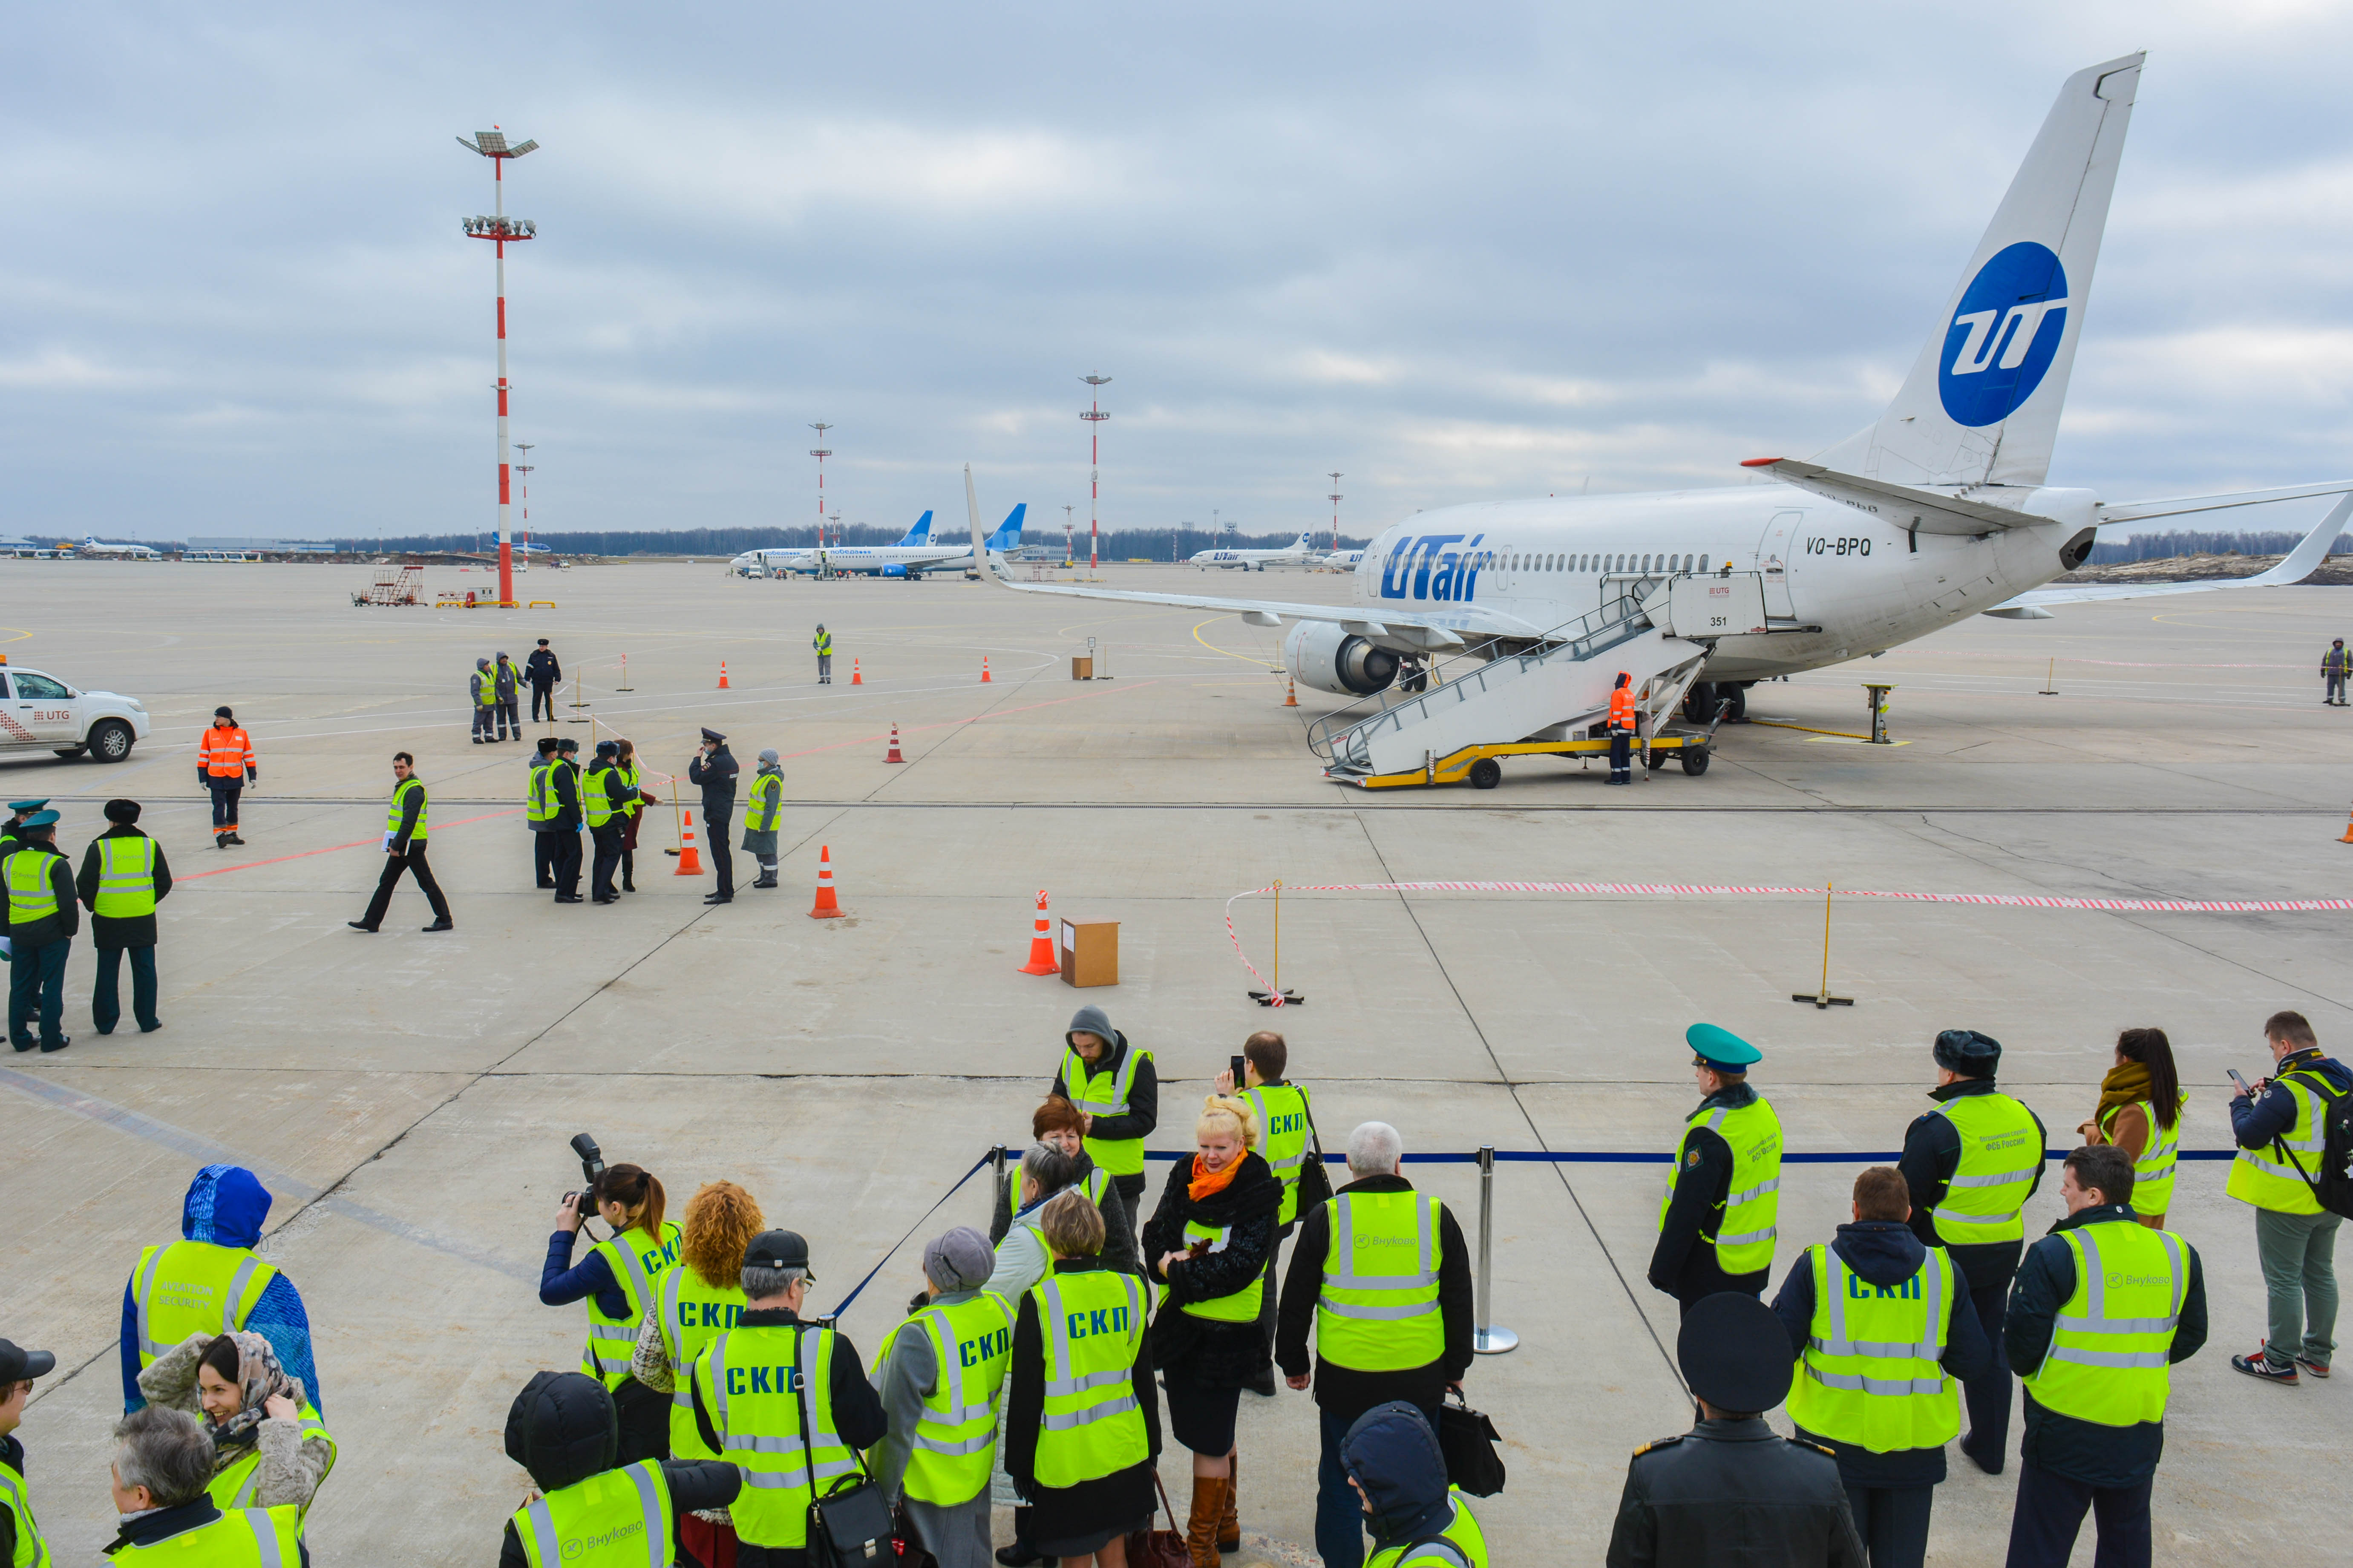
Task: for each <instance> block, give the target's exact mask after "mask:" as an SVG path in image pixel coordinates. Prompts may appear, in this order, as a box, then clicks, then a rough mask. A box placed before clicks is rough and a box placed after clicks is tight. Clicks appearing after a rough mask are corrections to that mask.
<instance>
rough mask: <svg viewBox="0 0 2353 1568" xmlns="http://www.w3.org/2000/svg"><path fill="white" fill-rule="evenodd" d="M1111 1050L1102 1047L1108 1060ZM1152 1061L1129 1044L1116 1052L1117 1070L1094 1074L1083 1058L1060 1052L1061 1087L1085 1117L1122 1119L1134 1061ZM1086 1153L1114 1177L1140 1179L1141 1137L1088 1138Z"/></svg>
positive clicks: (1068, 1051)
mask: <svg viewBox="0 0 2353 1568" xmlns="http://www.w3.org/2000/svg"><path fill="white" fill-rule="evenodd" d="M1116 1048H1117V1047H1111V1046H1106V1047H1103V1056H1105V1057H1109V1056H1110V1055H1111V1054H1112V1052H1113V1050H1114V1049H1116ZM1151 1059H1152V1053H1151V1052H1150V1051H1147V1050H1145V1049H1142V1048H1141V1047H1136V1046H1134V1045H1131V1046H1129V1047H1126V1049H1124V1050H1122V1051H1120V1058H1119V1070H1118V1071H1116V1072H1103V1071H1098V1070H1096V1069H1095V1068H1091V1067H1089V1066H1088V1065H1087V1059H1086V1058H1084V1057H1082V1056H1081V1055H1079V1053H1078V1052H1076V1051H1074V1050H1071V1049H1070V1048H1069V1047H1067V1046H1066V1047H1063V1051H1062V1087H1063V1088H1064V1089H1068V1090H1069V1091H1070V1095H1071V1104H1073V1105H1075V1106H1077V1107H1078V1108H1079V1109H1080V1110H1083V1111H1085V1112H1086V1113H1087V1114H1088V1115H1089V1116H1125V1115H1126V1114H1127V1093H1128V1090H1130V1089H1134V1087H1135V1068H1136V1064H1137V1063H1138V1062H1145V1061H1149V1060H1151ZM1086 1143H1087V1152H1088V1153H1089V1154H1092V1155H1093V1156H1094V1162H1095V1163H1096V1165H1098V1166H1099V1167H1101V1168H1102V1169H1103V1170H1106V1171H1109V1172H1110V1173H1112V1174H1113V1175H1114V1176H1140V1175H1142V1174H1143V1173H1144V1140H1143V1139H1141V1138H1096V1137H1092V1136H1090V1137H1089V1138H1088V1139H1087V1141H1086Z"/></svg>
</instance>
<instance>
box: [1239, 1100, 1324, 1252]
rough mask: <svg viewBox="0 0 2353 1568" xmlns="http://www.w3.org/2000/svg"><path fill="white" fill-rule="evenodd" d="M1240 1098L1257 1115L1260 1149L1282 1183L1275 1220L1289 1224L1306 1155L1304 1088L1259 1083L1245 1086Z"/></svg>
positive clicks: (1295, 1212)
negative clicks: (1280, 1206) (1253, 1085)
mask: <svg viewBox="0 0 2353 1568" xmlns="http://www.w3.org/2000/svg"><path fill="white" fill-rule="evenodd" d="M1242 1099H1243V1100H1245V1101H1247V1102H1248V1103H1249V1105H1250V1114H1251V1115H1253V1116H1255V1117H1257V1118H1258V1138H1259V1152H1260V1153H1261V1155H1263V1156H1264V1157H1265V1159H1266V1163H1267V1168H1268V1169H1269V1170H1271V1171H1272V1172H1273V1173H1274V1174H1275V1179H1276V1180H1278V1181H1280V1182H1281V1183H1282V1208H1281V1209H1279V1210H1278V1211H1276V1213H1275V1216H1274V1223H1275V1224H1277V1225H1278V1226H1283V1225H1289V1224H1291V1223H1292V1222H1293V1220H1295V1219H1297V1218H1298V1217H1299V1173H1300V1171H1301V1169H1302V1168H1303V1166H1304V1164H1305V1163H1306V1161H1307V1159H1308V1153H1307V1131H1308V1112H1307V1091H1306V1090H1305V1089H1302V1088H1300V1087H1299V1086H1298V1085H1297V1084H1292V1083H1262V1084H1260V1085H1259V1086H1258V1087H1257V1088H1256V1089H1248V1090H1245V1091H1244V1092H1243V1094H1242Z"/></svg>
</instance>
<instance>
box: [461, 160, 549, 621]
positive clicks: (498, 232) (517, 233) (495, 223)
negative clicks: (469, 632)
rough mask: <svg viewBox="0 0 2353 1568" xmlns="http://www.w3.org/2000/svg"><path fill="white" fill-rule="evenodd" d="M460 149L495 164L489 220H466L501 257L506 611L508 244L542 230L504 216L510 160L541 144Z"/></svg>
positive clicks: (507, 599) (503, 589) (510, 597)
mask: <svg viewBox="0 0 2353 1568" xmlns="http://www.w3.org/2000/svg"><path fill="white" fill-rule="evenodd" d="M458 145H459V146H460V147H463V148H465V149H466V151H468V152H469V153H480V154H481V155H482V156H483V157H485V158H488V159H489V160H490V161H491V216H488V217H483V216H480V215H479V214H477V215H476V216H473V217H470V218H468V219H466V220H465V225H464V226H465V230H466V232H467V233H468V234H470V235H471V236H473V237H475V238H476V239H487V240H489V241H491V243H492V244H494V245H496V246H497V247H498V257H499V605H500V606H501V608H504V609H512V608H514V607H515V596H514V549H513V546H512V544H510V543H509V542H508V534H507V486H508V474H507V245H508V243H509V242H510V241H512V242H514V243H517V244H520V243H522V241H523V240H526V239H529V238H531V237H533V235H536V234H537V233H538V232H539V226H538V225H537V224H535V223H533V222H532V221H531V220H530V219H529V218H519V217H509V216H506V212H507V209H506V188H507V187H506V178H505V175H506V162H507V160H508V159H510V158H520V157H522V155H523V154H524V153H528V152H530V151H531V150H532V149H533V148H534V147H536V146H538V145H539V143H538V142H523V143H522V144H521V145H520V146H515V147H510V146H508V145H507V138H506V132H503V131H501V130H500V129H499V128H498V127H497V126H495V125H493V126H492V127H491V129H489V130H488V131H477V132H474V139H473V140H472V141H471V142H469V141H467V140H466V139H465V138H464V137H463V136H460V137H459V138H458Z"/></svg>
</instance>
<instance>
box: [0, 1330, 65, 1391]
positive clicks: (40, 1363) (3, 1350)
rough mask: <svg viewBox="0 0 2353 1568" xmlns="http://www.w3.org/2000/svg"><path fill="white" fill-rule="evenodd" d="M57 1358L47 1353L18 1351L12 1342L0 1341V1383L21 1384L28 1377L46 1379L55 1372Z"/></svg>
mask: <svg viewBox="0 0 2353 1568" xmlns="http://www.w3.org/2000/svg"><path fill="white" fill-rule="evenodd" d="M57 1365H58V1358H57V1357H56V1356H54V1355H51V1354H50V1353H49V1352H47V1351H26V1350H18V1349H17V1348H16V1345H15V1343H14V1342H10V1341H8V1340H0V1383H22V1382H24V1381H25V1380H26V1378H29V1377H47V1375H48V1374H49V1373H52V1372H54V1371H56V1370H57Z"/></svg>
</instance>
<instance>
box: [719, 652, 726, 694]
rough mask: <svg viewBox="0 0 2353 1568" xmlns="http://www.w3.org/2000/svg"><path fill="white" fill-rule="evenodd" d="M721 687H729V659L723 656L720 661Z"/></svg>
mask: <svg viewBox="0 0 2353 1568" xmlns="http://www.w3.org/2000/svg"><path fill="white" fill-rule="evenodd" d="M719 689H720V690H722V691H724V690H726V689H727V661H726V660H725V659H721V660H720V661H719Z"/></svg>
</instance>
